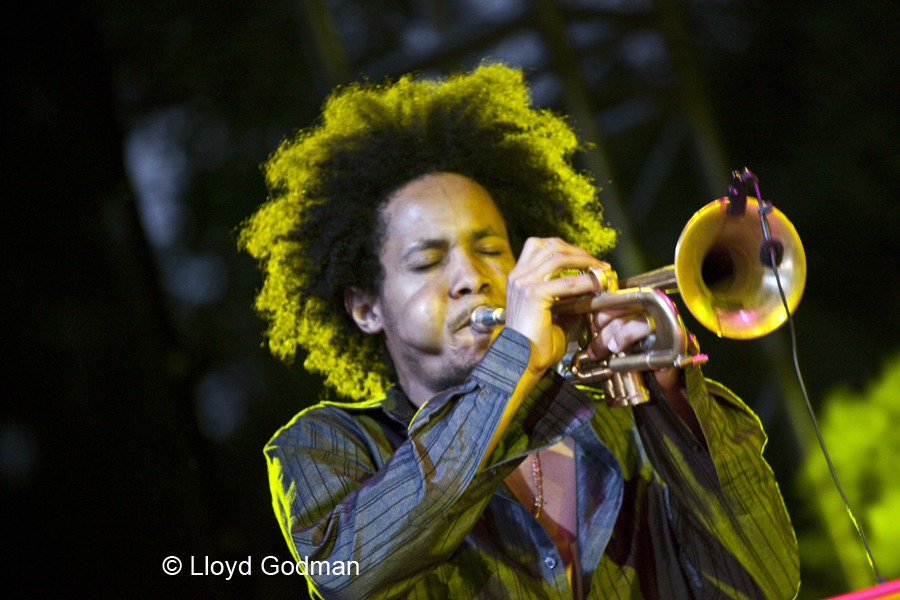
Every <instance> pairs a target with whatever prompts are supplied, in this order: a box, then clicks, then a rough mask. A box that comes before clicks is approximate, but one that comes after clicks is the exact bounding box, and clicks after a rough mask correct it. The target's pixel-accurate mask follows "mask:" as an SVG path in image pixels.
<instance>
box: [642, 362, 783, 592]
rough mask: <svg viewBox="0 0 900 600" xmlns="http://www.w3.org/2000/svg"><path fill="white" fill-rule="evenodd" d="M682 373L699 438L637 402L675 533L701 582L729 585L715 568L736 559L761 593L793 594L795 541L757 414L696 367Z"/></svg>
mask: <svg viewBox="0 0 900 600" xmlns="http://www.w3.org/2000/svg"><path fill="white" fill-rule="evenodd" d="M685 376H686V381H685V383H686V384H687V391H688V394H687V400H688V402H689V407H690V409H691V411H692V412H693V413H694V415H695V416H696V419H697V423H698V424H699V426H700V427H701V428H702V438H697V437H696V435H695V434H694V433H692V432H690V431H689V428H688V427H686V423H685V422H684V420H683V419H682V418H681V417H680V416H676V414H675V410H674V407H670V406H669V405H667V404H665V403H663V402H655V403H651V405H648V406H644V407H638V408H636V409H635V418H636V421H637V423H638V430H639V432H640V434H641V439H642V441H643V443H644V447H645V448H646V450H647V454H648V456H649V458H650V460H651V462H652V464H653V466H654V469H655V470H656V471H657V472H658V473H659V474H660V476H661V478H662V479H663V481H664V482H665V484H666V486H667V488H668V490H669V493H670V495H671V506H672V511H673V515H674V516H673V528H674V530H675V533H676V537H678V538H679V540H680V543H681V545H682V547H683V549H684V552H685V553H686V555H687V556H688V557H690V562H691V563H692V564H693V566H694V568H696V569H697V570H698V571H700V575H701V577H703V578H704V581H705V585H711V586H718V585H719V584H720V583H724V584H726V585H727V582H717V581H716V580H715V577H716V576H715V575H714V574H713V572H714V571H715V569H719V570H720V572H725V571H726V570H725V569H724V568H722V565H724V564H726V563H727V564H735V565H740V569H739V570H738V571H739V572H741V573H746V574H749V575H750V576H751V577H752V579H753V581H755V583H756V585H757V586H758V587H759V590H760V592H761V593H762V595H763V597H766V598H783V597H791V596H792V595H793V594H794V593H795V592H796V587H797V585H798V583H799V566H798V557H797V543H796V538H795V537H794V533H793V529H792V528H791V524H790V520H789V518H788V515H787V511H786V509H785V507H784V503H783V500H782V498H781V494H780V492H779V490H778V486H777V483H776V482H775V478H774V475H773V473H772V470H771V468H769V466H768V464H766V462H765V460H764V459H763V458H762V449H763V447H764V445H765V434H764V433H763V431H762V428H761V426H760V424H759V421H758V419H757V418H756V416H755V415H753V413H752V412H751V411H750V410H749V409H748V408H747V407H746V406H745V405H744V404H743V403H742V402H740V400H738V399H737V398H736V397H735V396H734V395H733V394H731V393H730V392H728V391H727V390H725V389H724V388H720V387H718V386H714V385H713V384H707V383H705V382H704V381H703V379H702V375H701V374H700V371H699V369H697V368H689V369H687V370H686V372H685ZM708 386H712V387H709V389H710V390H712V391H713V392H714V393H710V392H709V391H708V389H707V388H708ZM657 392H658V391H657ZM700 439H704V440H705V441H706V442H707V444H708V448H706V447H703V446H702V445H701V444H700V443H699V440H700ZM698 540H704V541H702V542H698ZM738 571H735V572H738ZM751 597H753V596H751Z"/></svg>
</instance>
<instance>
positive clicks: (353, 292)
mask: <svg viewBox="0 0 900 600" xmlns="http://www.w3.org/2000/svg"><path fill="white" fill-rule="evenodd" d="M344 308H346V309H347V313H348V314H349V315H350V316H351V317H353V320H354V321H356V325H357V327H359V328H360V329H361V330H363V331H364V332H365V333H370V334H374V333H381V332H382V331H383V329H384V322H383V321H382V319H381V302H380V300H379V299H378V297H377V296H376V295H375V294H370V293H368V292H364V291H362V290H360V289H358V288H349V289H347V290H345V291H344Z"/></svg>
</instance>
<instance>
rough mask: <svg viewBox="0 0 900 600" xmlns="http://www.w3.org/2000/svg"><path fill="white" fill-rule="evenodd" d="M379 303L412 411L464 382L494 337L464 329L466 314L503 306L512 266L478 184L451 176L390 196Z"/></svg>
mask: <svg viewBox="0 0 900 600" xmlns="http://www.w3.org/2000/svg"><path fill="white" fill-rule="evenodd" d="M382 216H383V218H385V220H386V223H387V229H386V235H385V238H384V241H383V243H382V247H381V252H380V259H381V264H382V267H383V268H384V280H383V282H382V287H381V293H380V295H379V297H378V299H377V303H376V305H377V309H378V310H379V311H380V315H381V319H382V324H383V331H384V334H385V336H386V339H387V347H388V351H389V352H390V353H391V358H392V359H393V361H394V365H395V366H396V368H397V373H398V375H399V377H400V383H401V385H402V386H403V387H404V390H405V391H406V393H407V395H408V396H409V397H410V399H411V400H413V402H414V403H416V404H417V405H419V404H421V403H422V402H424V401H425V400H427V399H428V398H430V397H431V396H432V395H434V394H436V393H438V392H440V391H442V390H444V389H446V388H448V387H451V386H453V385H457V384H459V383H461V382H462V381H464V380H465V378H466V377H467V376H468V374H469V373H470V372H471V370H472V368H473V367H474V366H475V365H476V364H477V363H478V361H479V360H481V357H482V356H483V355H484V353H485V351H486V350H487V348H488V346H489V345H490V342H491V341H492V339H493V337H494V335H496V332H493V333H488V334H485V333H478V332H475V331H473V330H472V329H471V328H470V327H469V315H470V313H471V312H472V309H473V308H474V307H476V306H479V305H482V304H489V305H491V306H505V304H506V276H507V273H509V271H510V270H511V269H512V268H513V267H514V266H515V258H514V257H513V254H512V250H511V249H510V246H509V240H508V238H507V233H506V225H505V223H504V222H503V218H502V217H501V216H500V213H499V211H498V210H497V207H496V206H495V205H494V202H493V200H491V197H490V196H489V195H488V193H487V192H486V191H485V190H484V188H482V187H481V186H480V185H478V184H477V183H475V182H474V181H472V180H471V179H468V178H466V177H463V176H462V175H457V174H454V173H435V174H431V175H426V176H424V177H421V178H419V179H416V180H414V181H412V182H410V183H408V184H407V185H405V186H404V187H402V188H400V189H399V190H398V191H397V192H395V193H394V194H393V196H392V197H391V199H390V200H389V201H388V204H387V205H386V206H385V207H384V209H383V211H382Z"/></svg>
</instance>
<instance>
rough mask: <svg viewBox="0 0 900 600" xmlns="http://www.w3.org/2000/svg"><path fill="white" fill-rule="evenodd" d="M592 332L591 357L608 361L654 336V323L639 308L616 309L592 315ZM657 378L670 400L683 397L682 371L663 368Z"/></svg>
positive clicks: (657, 373)
mask: <svg viewBox="0 0 900 600" xmlns="http://www.w3.org/2000/svg"><path fill="white" fill-rule="evenodd" d="M591 332H592V335H593V336H595V337H594V339H593V340H592V341H591V342H590V344H588V347H587V352H588V356H590V358H591V359H594V360H605V359H607V358H608V357H609V356H610V355H612V354H616V353H618V352H630V349H631V347H632V346H634V345H635V344H637V343H638V342H641V341H643V340H644V338H646V337H647V336H648V335H650V324H649V323H648V322H647V317H646V316H645V315H644V313H642V312H640V311H639V310H637V309H635V308H616V309H609V310H604V311H600V312H598V313H594V314H593V315H591ZM654 375H656V382H657V383H658V384H659V387H660V388H662V391H663V392H665V394H666V397H667V398H671V397H672V396H674V395H677V396H681V389H680V387H681V378H680V377H679V370H678V369H675V368H671V369H663V370H660V371H655V372H654Z"/></svg>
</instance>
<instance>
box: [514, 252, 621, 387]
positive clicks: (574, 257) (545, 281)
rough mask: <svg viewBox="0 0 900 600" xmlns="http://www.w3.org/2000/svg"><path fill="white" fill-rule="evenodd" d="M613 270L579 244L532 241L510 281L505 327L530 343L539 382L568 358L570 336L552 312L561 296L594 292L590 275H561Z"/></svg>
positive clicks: (532, 365)
mask: <svg viewBox="0 0 900 600" xmlns="http://www.w3.org/2000/svg"><path fill="white" fill-rule="evenodd" d="M590 268H597V269H609V268H610V267H609V264H607V263H605V262H603V261H601V260H598V259H596V258H594V257H593V256H591V255H590V254H588V252H587V251H586V250H585V249H583V248H580V247H578V246H573V245H572V244H568V243H566V242H564V241H562V240H561V239H559V238H547V239H542V238H529V239H528V240H527V241H526V242H525V246H524V248H522V254H521V255H520V256H519V261H518V262H517V263H516V266H515V267H514V268H513V270H512V271H510V272H509V275H508V276H507V278H506V326H507V327H509V328H510V329H514V330H516V331H518V332H519V333H521V334H523V335H524V336H525V337H527V338H528V339H529V340H531V344H532V348H531V358H530V359H529V361H528V368H529V371H531V373H532V375H533V376H536V377H537V378H540V377H541V376H543V374H544V372H545V371H546V370H547V369H548V368H550V367H552V366H553V365H555V364H556V363H557V362H559V361H560V360H561V359H562V357H563V354H565V347H566V336H565V332H564V331H563V329H562V328H561V327H560V326H559V324H557V323H554V322H553V319H552V316H551V313H550V309H551V308H552V307H553V304H554V302H555V301H556V300H557V299H558V298H568V297H571V296H580V295H582V294H588V293H591V292H594V291H596V282H595V280H594V278H593V277H592V276H590V275H587V274H585V275H567V276H565V277H558V276H559V274H560V273H561V272H562V271H564V270H565V269H578V270H582V271H587V270H588V269H590Z"/></svg>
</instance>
